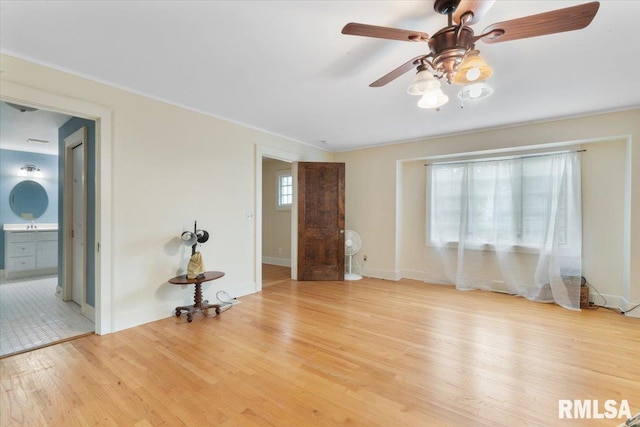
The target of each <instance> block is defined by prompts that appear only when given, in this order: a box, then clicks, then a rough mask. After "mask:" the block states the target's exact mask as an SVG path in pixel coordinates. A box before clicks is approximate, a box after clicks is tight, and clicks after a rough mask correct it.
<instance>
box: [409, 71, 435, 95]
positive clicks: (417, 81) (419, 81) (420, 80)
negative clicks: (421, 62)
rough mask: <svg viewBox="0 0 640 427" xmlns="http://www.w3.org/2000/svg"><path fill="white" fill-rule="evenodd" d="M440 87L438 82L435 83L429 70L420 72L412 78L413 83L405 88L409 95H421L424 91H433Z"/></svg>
mask: <svg viewBox="0 0 640 427" xmlns="http://www.w3.org/2000/svg"><path fill="white" fill-rule="evenodd" d="M439 87H440V82H439V81H437V80H436V79H435V78H434V77H433V74H431V72H429V70H420V71H418V72H417V73H416V75H415V77H414V78H413V82H411V84H410V85H409V87H408V88H407V93H408V94H409V95H422V94H423V93H425V92H426V91H429V90H435V89H438V88H439Z"/></svg>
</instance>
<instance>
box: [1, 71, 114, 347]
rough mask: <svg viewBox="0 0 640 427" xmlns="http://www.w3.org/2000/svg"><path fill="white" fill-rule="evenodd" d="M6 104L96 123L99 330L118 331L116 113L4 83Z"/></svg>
mask: <svg viewBox="0 0 640 427" xmlns="http://www.w3.org/2000/svg"><path fill="white" fill-rule="evenodd" d="M0 99H1V100H2V101H8V102H13V103H17V104H20V105H25V106H28V107H35V108H39V109H45V110H50V111H55V112H59V113H63V114H68V115H71V116H75V117H80V118H85V119H89V120H93V121H95V122H96V147H95V149H96V173H95V180H96V182H95V186H96V224H95V227H96V231H95V237H96V251H95V253H96V255H95V262H96V272H95V284H96V285H95V286H96V307H95V309H96V320H95V331H96V333H97V334H98V335H104V334H108V333H110V332H112V331H113V330H114V323H113V321H114V316H113V302H112V296H113V280H112V277H113V254H112V251H113V249H112V229H111V223H112V215H111V207H112V203H111V200H112V147H113V139H112V114H113V111H112V110H110V109H109V108H107V107H103V106H101V105H98V104H94V103H91V102H87V101H83V100H79V99H75V98H70V97H67V96H63V95H58V94H55V93H51V92H46V91H43V90H39V89H34V88H30V87H26V86H22V85H19V84H16V83H12V82H9V81H5V80H3V81H2V93H1V94H0Z"/></svg>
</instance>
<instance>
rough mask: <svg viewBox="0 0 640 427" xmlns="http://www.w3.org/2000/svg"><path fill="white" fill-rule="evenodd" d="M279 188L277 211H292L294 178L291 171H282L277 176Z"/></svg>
mask: <svg viewBox="0 0 640 427" xmlns="http://www.w3.org/2000/svg"><path fill="white" fill-rule="evenodd" d="M276 179H277V181H276V187H277V188H278V201H277V205H276V207H277V209H282V210H284V209H291V203H292V202H293V177H292V176H291V171H280V172H278V173H277V175H276Z"/></svg>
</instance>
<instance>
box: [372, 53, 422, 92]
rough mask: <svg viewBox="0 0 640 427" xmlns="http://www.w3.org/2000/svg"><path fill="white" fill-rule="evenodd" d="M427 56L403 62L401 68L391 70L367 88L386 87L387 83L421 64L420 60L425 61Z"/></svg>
mask: <svg viewBox="0 0 640 427" xmlns="http://www.w3.org/2000/svg"><path fill="white" fill-rule="evenodd" d="M427 56H428V55H420V56H416V57H415V58H413V59H412V60H410V61H408V62H405V63H404V64H402V65H401V66H399V67H398V68H396V69H395V70H393V71H392V72H390V73H388V74H386V75H384V76H382V77H380V78H379V79H378V80H376V81H375V82H373V83H371V84H370V85H369V87H381V86H384V85H386V84H387V83H389V82H391V81H393V80H395V79H397V78H398V77H400V76H401V75H403V74H404V73H406V72H407V71H409V70H411V69H412V68H414V67H416V66H417V65H419V64H420V63H421V62H422V60H423V59H425V58H426V57H427Z"/></svg>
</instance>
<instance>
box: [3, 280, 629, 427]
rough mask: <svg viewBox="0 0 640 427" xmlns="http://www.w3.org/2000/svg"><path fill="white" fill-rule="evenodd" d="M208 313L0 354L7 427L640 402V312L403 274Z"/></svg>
mask: <svg viewBox="0 0 640 427" xmlns="http://www.w3.org/2000/svg"><path fill="white" fill-rule="evenodd" d="M240 300H241V304H237V305H235V306H233V307H232V308H231V309H229V310H227V311H225V312H223V313H222V314H221V315H219V316H217V317H215V316H214V315H213V313H212V314H211V315H207V316H201V315H197V316H196V317H195V318H194V320H193V322H192V323H187V322H186V320H185V319H184V316H183V317H182V318H181V319H177V318H175V317H172V318H167V319H164V320H161V321H158V322H153V323H149V324H146V325H142V326H139V327H136V328H131V329H128V330H125V331H121V332H117V333H113V334H109V335H105V336H96V335H94V336H88V337H83V338H79V339H77V340H74V341H70V342H66V343H63V344H60V345H56V346H52V347H47V348H43V349H39V350H35V351H33V352H30V353H25V354H21V355H17V356H12V357H8V358H5V359H2V360H0V381H1V385H2V388H1V407H0V425H2V426H19V425H47V426H73V425H106V426H109V425H113V426H163V425H164V426H205V425H206V426H211V425H215V426H253V425H258V426H333V425H354V426H446V425H452V426H454V425H455V426H463V425H473V426H516V425H518V426H520V425H530V426H591V425H593V426H616V425H618V424H620V423H621V422H622V421H624V420H607V419H600V420H559V419H558V400H559V399H598V400H599V401H600V402H604V401H605V400H607V399H614V400H616V401H618V402H620V401H621V400H622V399H627V400H628V403H629V406H630V408H631V411H632V413H634V414H635V413H637V412H640V362H639V360H640V358H639V354H638V353H639V351H640V319H633V318H628V317H624V316H622V315H620V314H616V313H613V312H611V311H608V310H602V309H601V310H586V311H582V312H573V311H569V310H565V309H563V308H561V307H558V306H555V305H548V304H539V303H534V302H529V301H527V300H524V299H521V298H515V297H512V296H508V295H502V294H496V293H489V292H481V291H477V292H470V291H467V292H461V291H456V290H454V289H452V288H451V287H446V286H437V285H428V284H424V283H421V282H415V281H408V280H402V281H399V282H390V281H383V280H375V279H363V280H360V281H354V282H294V281H291V280H280V281H278V282H277V283H274V284H271V285H270V286H267V287H265V288H264V290H263V291H262V292H261V293H258V294H254V295H250V296H246V297H242V298H240Z"/></svg>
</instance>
